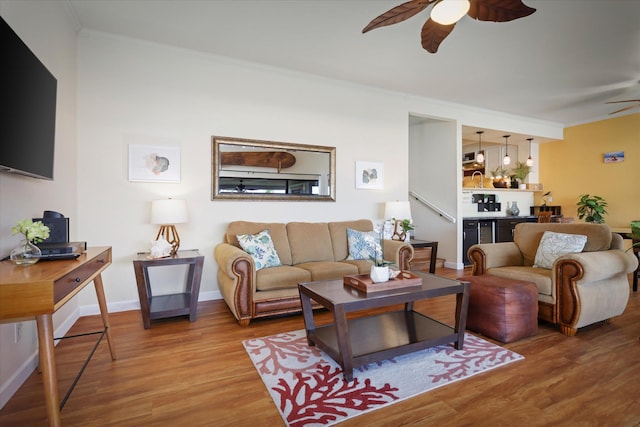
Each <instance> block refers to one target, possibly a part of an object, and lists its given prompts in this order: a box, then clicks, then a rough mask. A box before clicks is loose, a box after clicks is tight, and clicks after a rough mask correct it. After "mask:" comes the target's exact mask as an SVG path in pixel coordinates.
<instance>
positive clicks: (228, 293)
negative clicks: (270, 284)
mask: <svg viewBox="0 0 640 427" xmlns="http://www.w3.org/2000/svg"><path fill="white" fill-rule="evenodd" d="M213 256H214V258H215V260H216V263H217V264H218V287H219V288H220V293H221V294H222V297H223V298H224V300H225V302H226V303H227V305H228V306H229V308H230V309H231V312H232V313H233V315H234V316H235V317H236V319H238V322H239V323H240V325H242V326H247V325H248V324H249V321H250V320H251V317H252V310H253V295H254V294H255V290H256V286H255V283H256V267H255V264H254V262H253V258H251V256H250V255H249V254H248V253H246V252H245V251H243V250H242V249H240V248H238V247H236V246H233V245H230V244H228V243H221V244H219V245H217V246H216V247H215V248H214V250H213Z"/></svg>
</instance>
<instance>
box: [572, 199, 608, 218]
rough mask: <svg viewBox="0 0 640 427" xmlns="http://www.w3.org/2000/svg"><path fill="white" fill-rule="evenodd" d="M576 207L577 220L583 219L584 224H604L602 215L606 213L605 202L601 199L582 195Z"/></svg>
mask: <svg viewBox="0 0 640 427" xmlns="http://www.w3.org/2000/svg"><path fill="white" fill-rule="evenodd" d="M576 205H577V206H578V219H583V218H584V221H585V222H593V223H595V224H604V215H605V214H607V213H608V212H607V211H606V209H605V208H606V207H607V202H606V201H605V200H604V199H603V198H602V197H600V196H595V195H594V196H590V195H589V194H582V195H581V196H580V200H578V203H576Z"/></svg>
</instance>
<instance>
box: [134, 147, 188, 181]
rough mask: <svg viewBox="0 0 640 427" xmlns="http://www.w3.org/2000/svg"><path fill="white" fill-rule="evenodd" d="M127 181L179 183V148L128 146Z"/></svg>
mask: <svg viewBox="0 0 640 427" xmlns="http://www.w3.org/2000/svg"><path fill="white" fill-rule="evenodd" d="M129 181H132V182H180V147H179V146H162V145H138V144H129Z"/></svg>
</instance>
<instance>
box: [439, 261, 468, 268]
mask: <svg viewBox="0 0 640 427" xmlns="http://www.w3.org/2000/svg"><path fill="white" fill-rule="evenodd" d="M444 266H445V268H452V269H454V270H464V264H463V263H461V262H449V261H445V263H444Z"/></svg>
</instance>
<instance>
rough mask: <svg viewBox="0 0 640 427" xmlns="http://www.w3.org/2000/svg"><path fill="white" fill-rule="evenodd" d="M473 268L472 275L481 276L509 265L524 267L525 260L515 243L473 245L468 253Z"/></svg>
mask: <svg viewBox="0 0 640 427" xmlns="http://www.w3.org/2000/svg"><path fill="white" fill-rule="evenodd" d="M467 255H468V257H469V260H470V261H471V264H472V266H473V269H472V274H473V275H474V276H481V275H483V274H487V270H488V269H490V268H496V267H506V266H509V265H523V263H524V258H523V256H522V252H520V248H518V246H517V245H516V244H515V243H513V242H502V243H480V244H477V245H473V246H471V247H470V248H469V250H468V251H467Z"/></svg>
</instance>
